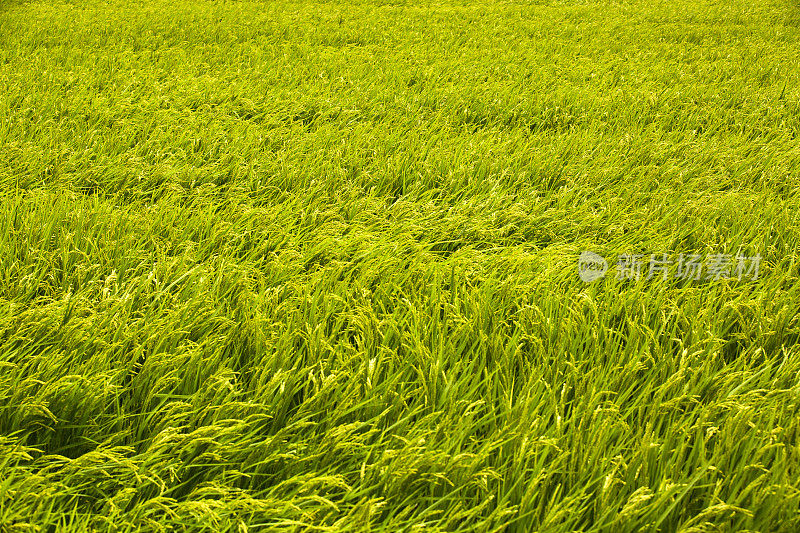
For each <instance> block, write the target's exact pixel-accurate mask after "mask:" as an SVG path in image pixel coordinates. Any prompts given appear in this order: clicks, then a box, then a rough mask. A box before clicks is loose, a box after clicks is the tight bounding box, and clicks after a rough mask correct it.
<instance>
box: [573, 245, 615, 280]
mask: <svg viewBox="0 0 800 533" xmlns="http://www.w3.org/2000/svg"><path fill="white" fill-rule="evenodd" d="M606 272H608V262H606V260H605V259H603V257H602V256H600V255H598V254H596V253H594V252H581V255H580V256H578V275H579V276H580V277H581V279H582V280H583V281H585V282H586V283H591V282H593V281H595V280H597V279H600V278H602V277H603V276H605V275H606Z"/></svg>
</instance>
